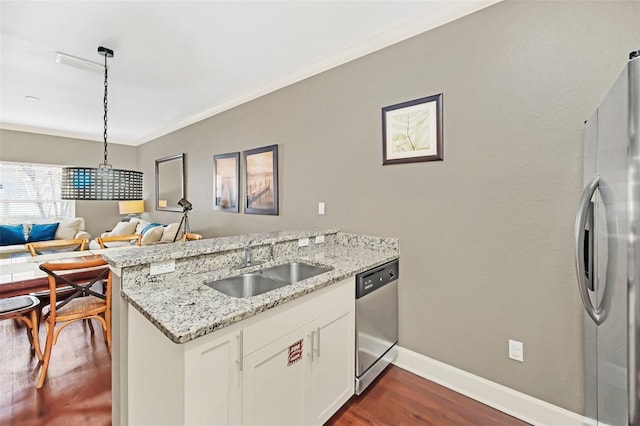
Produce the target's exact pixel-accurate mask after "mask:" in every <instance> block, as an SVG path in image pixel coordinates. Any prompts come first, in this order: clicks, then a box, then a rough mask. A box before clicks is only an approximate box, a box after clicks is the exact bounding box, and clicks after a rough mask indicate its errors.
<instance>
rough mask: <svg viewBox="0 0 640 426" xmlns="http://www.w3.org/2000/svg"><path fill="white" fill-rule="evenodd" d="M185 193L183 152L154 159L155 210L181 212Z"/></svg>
mask: <svg viewBox="0 0 640 426" xmlns="http://www.w3.org/2000/svg"><path fill="white" fill-rule="evenodd" d="M185 193H186V185H185V172H184V154H178V155H172V156H170V157H165V158H161V159H159V160H156V210H165V211H172V212H181V211H182V207H180V206H179V205H178V201H180V200H181V199H182V198H184V197H185V196H186V194H185Z"/></svg>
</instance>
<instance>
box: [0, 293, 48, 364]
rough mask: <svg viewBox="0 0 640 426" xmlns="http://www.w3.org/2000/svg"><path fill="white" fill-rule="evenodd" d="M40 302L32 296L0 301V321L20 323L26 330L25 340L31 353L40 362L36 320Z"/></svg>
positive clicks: (40, 355)
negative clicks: (33, 353)
mask: <svg viewBox="0 0 640 426" xmlns="http://www.w3.org/2000/svg"><path fill="white" fill-rule="evenodd" d="M39 307H40V301H39V300H38V298H37V297H34V296H14V297H8V298H6V299H0V320H6V319H14V320H19V321H22V322H23V323H24V324H25V325H26V328H27V338H28V339H29V343H30V344H31V351H32V352H35V354H36V356H37V357H38V359H39V360H42V352H40V340H39V338H38V324H39V321H38V318H39V315H40V310H39V309H38V308H39Z"/></svg>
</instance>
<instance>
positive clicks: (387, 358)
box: [355, 259, 399, 395]
mask: <svg viewBox="0 0 640 426" xmlns="http://www.w3.org/2000/svg"><path fill="white" fill-rule="evenodd" d="M398 262H399V261H398V259H396V260H392V261H391V262H388V263H385V264H384V265H380V266H377V267H375V268H373V269H370V270H368V271H366V272H362V273H360V274H358V275H356V378H355V380H356V383H355V388H356V395H360V394H361V393H362V392H363V391H364V390H365V389H366V388H367V386H369V385H370V384H371V382H373V380H374V379H375V378H376V377H377V376H378V374H380V373H381V372H382V371H383V370H384V369H385V367H386V366H387V365H389V363H390V362H391V361H392V360H393V359H394V358H395V356H396V355H397V352H398V349H397V343H398V276H399V263H398Z"/></svg>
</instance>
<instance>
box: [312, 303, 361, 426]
mask: <svg viewBox="0 0 640 426" xmlns="http://www.w3.org/2000/svg"><path fill="white" fill-rule="evenodd" d="M311 334H312V337H313V339H314V342H313V344H312V345H311V346H312V348H313V356H311V357H310V360H311V362H310V368H309V372H310V385H309V415H310V417H309V423H310V424H314V425H321V424H323V423H324V422H326V421H327V420H329V418H330V417H331V416H332V415H333V414H334V413H335V412H336V411H338V409H339V408H340V407H341V406H342V405H343V404H344V403H345V402H346V401H347V400H348V399H349V398H350V397H351V395H353V388H354V358H355V356H354V346H355V338H354V336H355V314H354V306H353V303H351V304H346V305H343V306H342V307H341V308H339V309H336V310H334V311H332V312H330V313H328V314H326V315H324V316H323V317H321V318H320V319H318V320H317V321H315V322H314V323H313V324H312V326H311Z"/></svg>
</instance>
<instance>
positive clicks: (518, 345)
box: [509, 339, 524, 362]
mask: <svg viewBox="0 0 640 426" xmlns="http://www.w3.org/2000/svg"><path fill="white" fill-rule="evenodd" d="M509 358H511V359H515V360H516V361H520V362H524V345H523V344H522V342H518V341H517V340H511V339H509Z"/></svg>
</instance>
